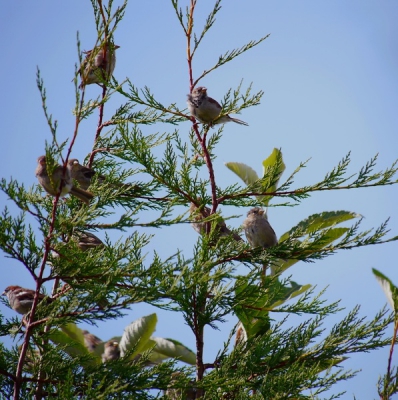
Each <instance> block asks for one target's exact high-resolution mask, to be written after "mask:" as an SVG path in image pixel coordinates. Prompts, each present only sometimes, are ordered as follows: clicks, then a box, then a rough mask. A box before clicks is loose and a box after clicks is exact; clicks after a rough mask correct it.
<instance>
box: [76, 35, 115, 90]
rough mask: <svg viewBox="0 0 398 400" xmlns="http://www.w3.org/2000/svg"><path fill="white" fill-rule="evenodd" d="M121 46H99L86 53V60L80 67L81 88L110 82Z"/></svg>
mask: <svg viewBox="0 0 398 400" xmlns="http://www.w3.org/2000/svg"><path fill="white" fill-rule="evenodd" d="M119 47H120V46H118V45H115V44H113V43H111V42H109V43H108V44H107V45H105V44H103V45H102V46H97V47H95V48H94V49H92V50H88V51H85V52H84V54H86V57H85V59H84V60H83V62H82V65H81V67H80V71H79V72H80V76H81V78H82V82H81V84H80V88H83V87H84V86H85V85H91V84H93V83H98V84H99V85H102V84H103V82H104V81H105V82H106V81H108V80H109V78H110V77H111V76H112V74H113V71H114V69H115V65H116V50H117V49H118V48H119Z"/></svg>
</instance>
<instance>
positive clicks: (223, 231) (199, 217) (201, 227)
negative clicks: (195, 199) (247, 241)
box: [189, 203, 242, 241]
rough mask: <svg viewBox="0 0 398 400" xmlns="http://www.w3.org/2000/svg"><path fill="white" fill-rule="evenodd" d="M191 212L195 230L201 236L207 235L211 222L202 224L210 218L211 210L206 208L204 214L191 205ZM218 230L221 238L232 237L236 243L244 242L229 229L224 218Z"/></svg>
mask: <svg viewBox="0 0 398 400" xmlns="http://www.w3.org/2000/svg"><path fill="white" fill-rule="evenodd" d="M189 212H190V213H191V216H193V219H194V222H192V223H191V225H192V227H193V229H195V231H196V232H198V233H199V234H200V235H204V234H205V233H207V228H206V225H207V224H209V222H201V221H203V219H205V218H207V217H209V216H210V213H211V210H210V208H209V207H205V208H204V209H203V212H201V211H200V210H199V209H198V207H197V206H196V205H195V204H194V203H191V205H190V207H189ZM217 230H218V232H219V233H220V236H230V235H232V237H233V238H234V239H235V240H236V241H241V240H242V238H241V237H240V236H239V235H238V234H237V233H235V232H232V231H231V230H230V229H228V228H227V225H226V224H225V221H224V220H223V219H222V218H221V219H220V220H219V221H218V222H217Z"/></svg>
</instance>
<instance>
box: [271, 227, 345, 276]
mask: <svg viewBox="0 0 398 400" xmlns="http://www.w3.org/2000/svg"><path fill="white" fill-rule="evenodd" d="M348 230H349V228H333V229H328V230H327V231H325V233H324V234H323V235H322V236H321V237H319V238H317V243H312V242H310V243H309V246H310V247H311V250H308V252H309V253H310V252H311V253H314V252H316V251H319V250H322V249H323V248H325V247H326V246H328V245H329V244H331V243H333V242H334V241H335V240H337V239H339V238H340V237H341V236H343V235H344V234H345V233H346V232H347V231H348ZM295 242H296V243H301V244H302V249H303V250H302V254H303V255H304V254H305V246H306V242H301V241H300V240H296V239H295ZM299 261H300V260H298V259H294V258H292V259H288V260H286V261H285V260H281V261H280V262H279V265H276V266H272V267H271V274H272V275H274V274H275V271H278V273H282V272H283V271H286V270H287V269H288V268H290V267H291V266H292V265H294V264H296V263H297V262H299Z"/></svg>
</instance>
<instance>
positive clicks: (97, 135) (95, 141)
mask: <svg viewBox="0 0 398 400" xmlns="http://www.w3.org/2000/svg"><path fill="white" fill-rule="evenodd" d="M105 96H106V86H105V85H104V86H102V100H104V99H105ZM104 105H105V104H104V102H103V101H102V102H101V104H100V106H99V115H98V124H97V131H96V132H95V138H94V144H93V150H94V149H95V146H96V144H97V141H98V138H99V137H100V135H101V131H102V128H103V127H104V126H103V125H102V121H103V119H104ZM95 153H96V152H95V151H92V152H91V154H90V158H89V160H88V164H87V166H88V167H89V168H91V165H92V164H93V161H94V156H95Z"/></svg>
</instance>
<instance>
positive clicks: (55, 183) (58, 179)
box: [36, 156, 94, 204]
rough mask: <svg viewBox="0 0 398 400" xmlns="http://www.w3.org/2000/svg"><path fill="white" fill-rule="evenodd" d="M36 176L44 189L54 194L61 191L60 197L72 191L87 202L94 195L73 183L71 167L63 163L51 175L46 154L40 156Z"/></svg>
mask: <svg viewBox="0 0 398 400" xmlns="http://www.w3.org/2000/svg"><path fill="white" fill-rule="evenodd" d="M37 163H38V164H37V167H36V177H37V179H38V181H39V183H40V185H41V186H42V187H43V189H44V190H45V191H46V192H47V193H48V194H51V195H52V196H56V195H57V194H58V193H60V197H63V196H65V195H66V194H68V193H70V194H72V195H73V196H76V197H77V198H78V199H80V200H81V201H83V202H84V203H86V204H89V203H90V200H91V199H92V198H93V197H94V195H93V194H92V193H90V192H87V191H86V190H83V189H80V188H78V187H76V186H74V185H73V181H72V177H71V173H70V170H69V167H67V168H65V170H64V167H63V166H62V165H57V166H55V168H54V170H53V171H52V174H51V176H49V175H48V171H47V161H46V156H40V157H39V158H38V159H37Z"/></svg>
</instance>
